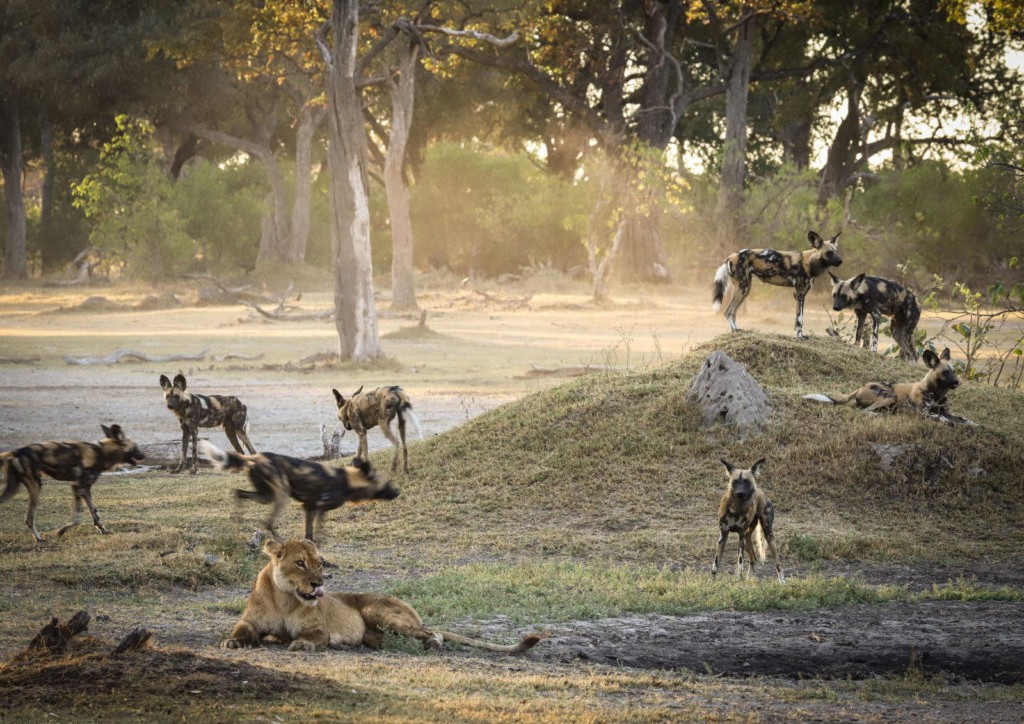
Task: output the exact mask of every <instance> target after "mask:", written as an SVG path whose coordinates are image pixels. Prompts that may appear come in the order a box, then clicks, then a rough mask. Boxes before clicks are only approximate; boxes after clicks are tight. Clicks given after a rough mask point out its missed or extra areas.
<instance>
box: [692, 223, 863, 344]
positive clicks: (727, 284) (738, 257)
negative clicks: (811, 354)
mask: <svg viewBox="0 0 1024 724" xmlns="http://www.w3.org/2000/svg"><path fill="white" fill-rule="evenodd" d="M838 238H839V234H836V235H835V236H833V237H832V238H831V239H829V240H828V241H825V240H824V239H823V238H821V236H819V235H818V233H817V232H814V231H808V232H807V240H808V241H809V242H810V244H811V248H810V249H808V250H807V251H775V250H774V249H741V250H740V251H737V252H736V253H734V254H732V255H731V256H729V258H728V259H726V260H725V263H724V264H722V266H720V267H718V271H717V272H715V282H714V293H713V295H712V302H713V305H712V307H711V308H712V309H713V310H714V311H716V312H717V311H718V310H719V309H721V307H722V300H723V299H724V298H725V293H726V291H727V290H728V289H729V288H731V287H735V290H734V291H733V295H732V300H731V301H730V302H729V305H728V306H727V307H726V308H725V318H726V320H727V321H728V322H729V328H730V329H731V330H732V331H733V332H738V331H739V329H740V328H739V325H737V324H736V312H737V311H738V310H739V308H740V305H741V304H743V300H744V299H746V298H747V295H748V294H750V287H751V277H755V276H756V277H757V278H758V279H760V280H761V281H763V282H765V283H766V284H774V285H775V286H780V287H793V296H794V297H796V336H797V339H803V338H804V298H805V297H806V296H807V292H809V291H810V290H811V285H812V284H814V280H815V279H816V278H817V277H819V276H821V275H822V274H824V273H825V271H826V270H827V269H828V268H829V267H832V266H839V265H840V264H842V263H843V260H842V258H841V257H840V256H839V245H838V243H837V241H836V240H837V239H838Z"/></svg>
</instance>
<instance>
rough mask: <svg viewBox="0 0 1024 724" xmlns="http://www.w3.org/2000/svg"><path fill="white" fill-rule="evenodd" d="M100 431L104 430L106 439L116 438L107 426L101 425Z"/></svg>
mask: <svg viewBox="0 0 1024 724" xmlns="http://www.w3.org/2000/svg"><path fill="white" fill-rule="evenodd" d="M100 429H101V430H103V436H104V437H111V438H112V437H114V431H113V430H112V429H111V428H109V427H107V426H106V425H103V424H101V425H100Z"/></svg>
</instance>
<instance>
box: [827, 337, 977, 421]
mask: <svg viewBox="0 0 1024 724" xmlns="http://www.w3.org/2000/svg"><path fill="white" fill-rule="evenodd" d="M921 358H922V359H923V360H924V363H925V365H927V367H928V374H926V375H925V376H924V378H922V379H921V380H920V381H918V382H900V383H893V382H868V383H867V384H866V385H863V386H862V387H859V388H857V389H856V390H854V391H853V392H851V393H850V394H848V395H839V396H837V397H832V396H830V397H829V399H831V400H832V401H833V402H835V403H836V404H838V405H845V404H846V403H847V402H853V403H854V404H856V405H857V407H861V408H864V409H866V410H870V411H876V410H887V411H893V410H896V409H897V408H899V407H910V408H912V409H914V410H917V411H918V412H922V413H926V414H931V415H941V416H943V417H946V418H949V419H963V418H958V417H957V416H955V415H952V414H950V412H949V403H948V401H947V396H948V394H949V392H950V390H955V389H956V388H957V387H959V386H960V379H959V378H958V377H957V376H956V372H954V371H953V368H952V367H951V366H950V364H949V347H947V348H946V349H944V350H943V351H942V354H941V355H937V354H935V353H934V352H932V351H931V350H925V351H924V354H923V355H922V356H921Z"/></svg>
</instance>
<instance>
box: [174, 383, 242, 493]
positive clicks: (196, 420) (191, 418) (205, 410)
mask: <svg viewBox="0 0 1024 724" xmlns="http://www.w3.org/2000/svg"><path fill="white" fill-rule="evenodd" d="M186 387H187V383H186V381H185V375H183V374H181V373H179V374H176V375H175V376H174V382H173V383H172V382H171V381H170V380H169V379H167V375H160V388H161V389H162V390H163V391H164V402H165V403H167V409H168V410H170V411H171V412H173V413H174V415H175V417H177V418H178V422H179V423H180V425H181V458H180V459H179V460H178V465H177V467H175V468H174V471H173V472H180V471H181V470H184V469H185V465H186V461H187V460H188V445H189V441H191V442H192V466H191V468H190V469H191V471H192V472H193V473H194V472H196V469H197V468H198V467H199V459H198V449H197V447H196V443H197V442H198V441H199V428H201V427H223V428H224V434H225V435H227V436H228V441H229V442H230V443H231V447H233V448H234V449H235V451H236V452H240V453H244V452H246V451H248V452H249V453H250V454H252V453H255V452H256V448H254V447H253V446H252V443H251V442H249V433H248V431H247V429H248V427H249V416H248V412H247V410H246V407H245V405H244V404H242V401H241V400H239V399H238V398H237V397H232V396H230V395H197V394H195V393H194V392H189V391H188V390H187V389H186ZM239 439H241V441H242V442H243V443H245V450H243V449H242V446H241V445H240V444H239V443H238V441H239Z"/></svg>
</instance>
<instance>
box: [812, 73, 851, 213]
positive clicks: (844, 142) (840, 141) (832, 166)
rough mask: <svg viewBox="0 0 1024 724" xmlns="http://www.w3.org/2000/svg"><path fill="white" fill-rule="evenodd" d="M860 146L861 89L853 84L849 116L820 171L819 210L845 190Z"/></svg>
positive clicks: (835, 138)
mask: <svg viewBox="0 0 1024 724" xmlns="http://www.w3.org/2000/svg"><path fill="white" fill-rule="evenodd" d="M860 145H861V138H860V87H859V86H856V85H852V84H851V85H850V86H849V87H848V88H847V96H846V116H845V117H844V118H843V120H842V121H841V122H840V124H839V128H838V130H836V135H835V137H834V138H833V139H832V144H831V145H830V146H829V148H828V158H827V159H826V161H825V167H824V168H823V169H822V170H821V181H820V183H819V185H818V205H819V206H824V205H825V204H827V203H828V201H829V199H831V198H833V197H834V196H838V195H839V192H840V191H842V190H843V187H844V186H845V185H846V181H847V180H848V178H849V176H850V174H851V173H853V171H854V169H855V167H856V163H857V150H858V149H859V148H860Z"/></svg>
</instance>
